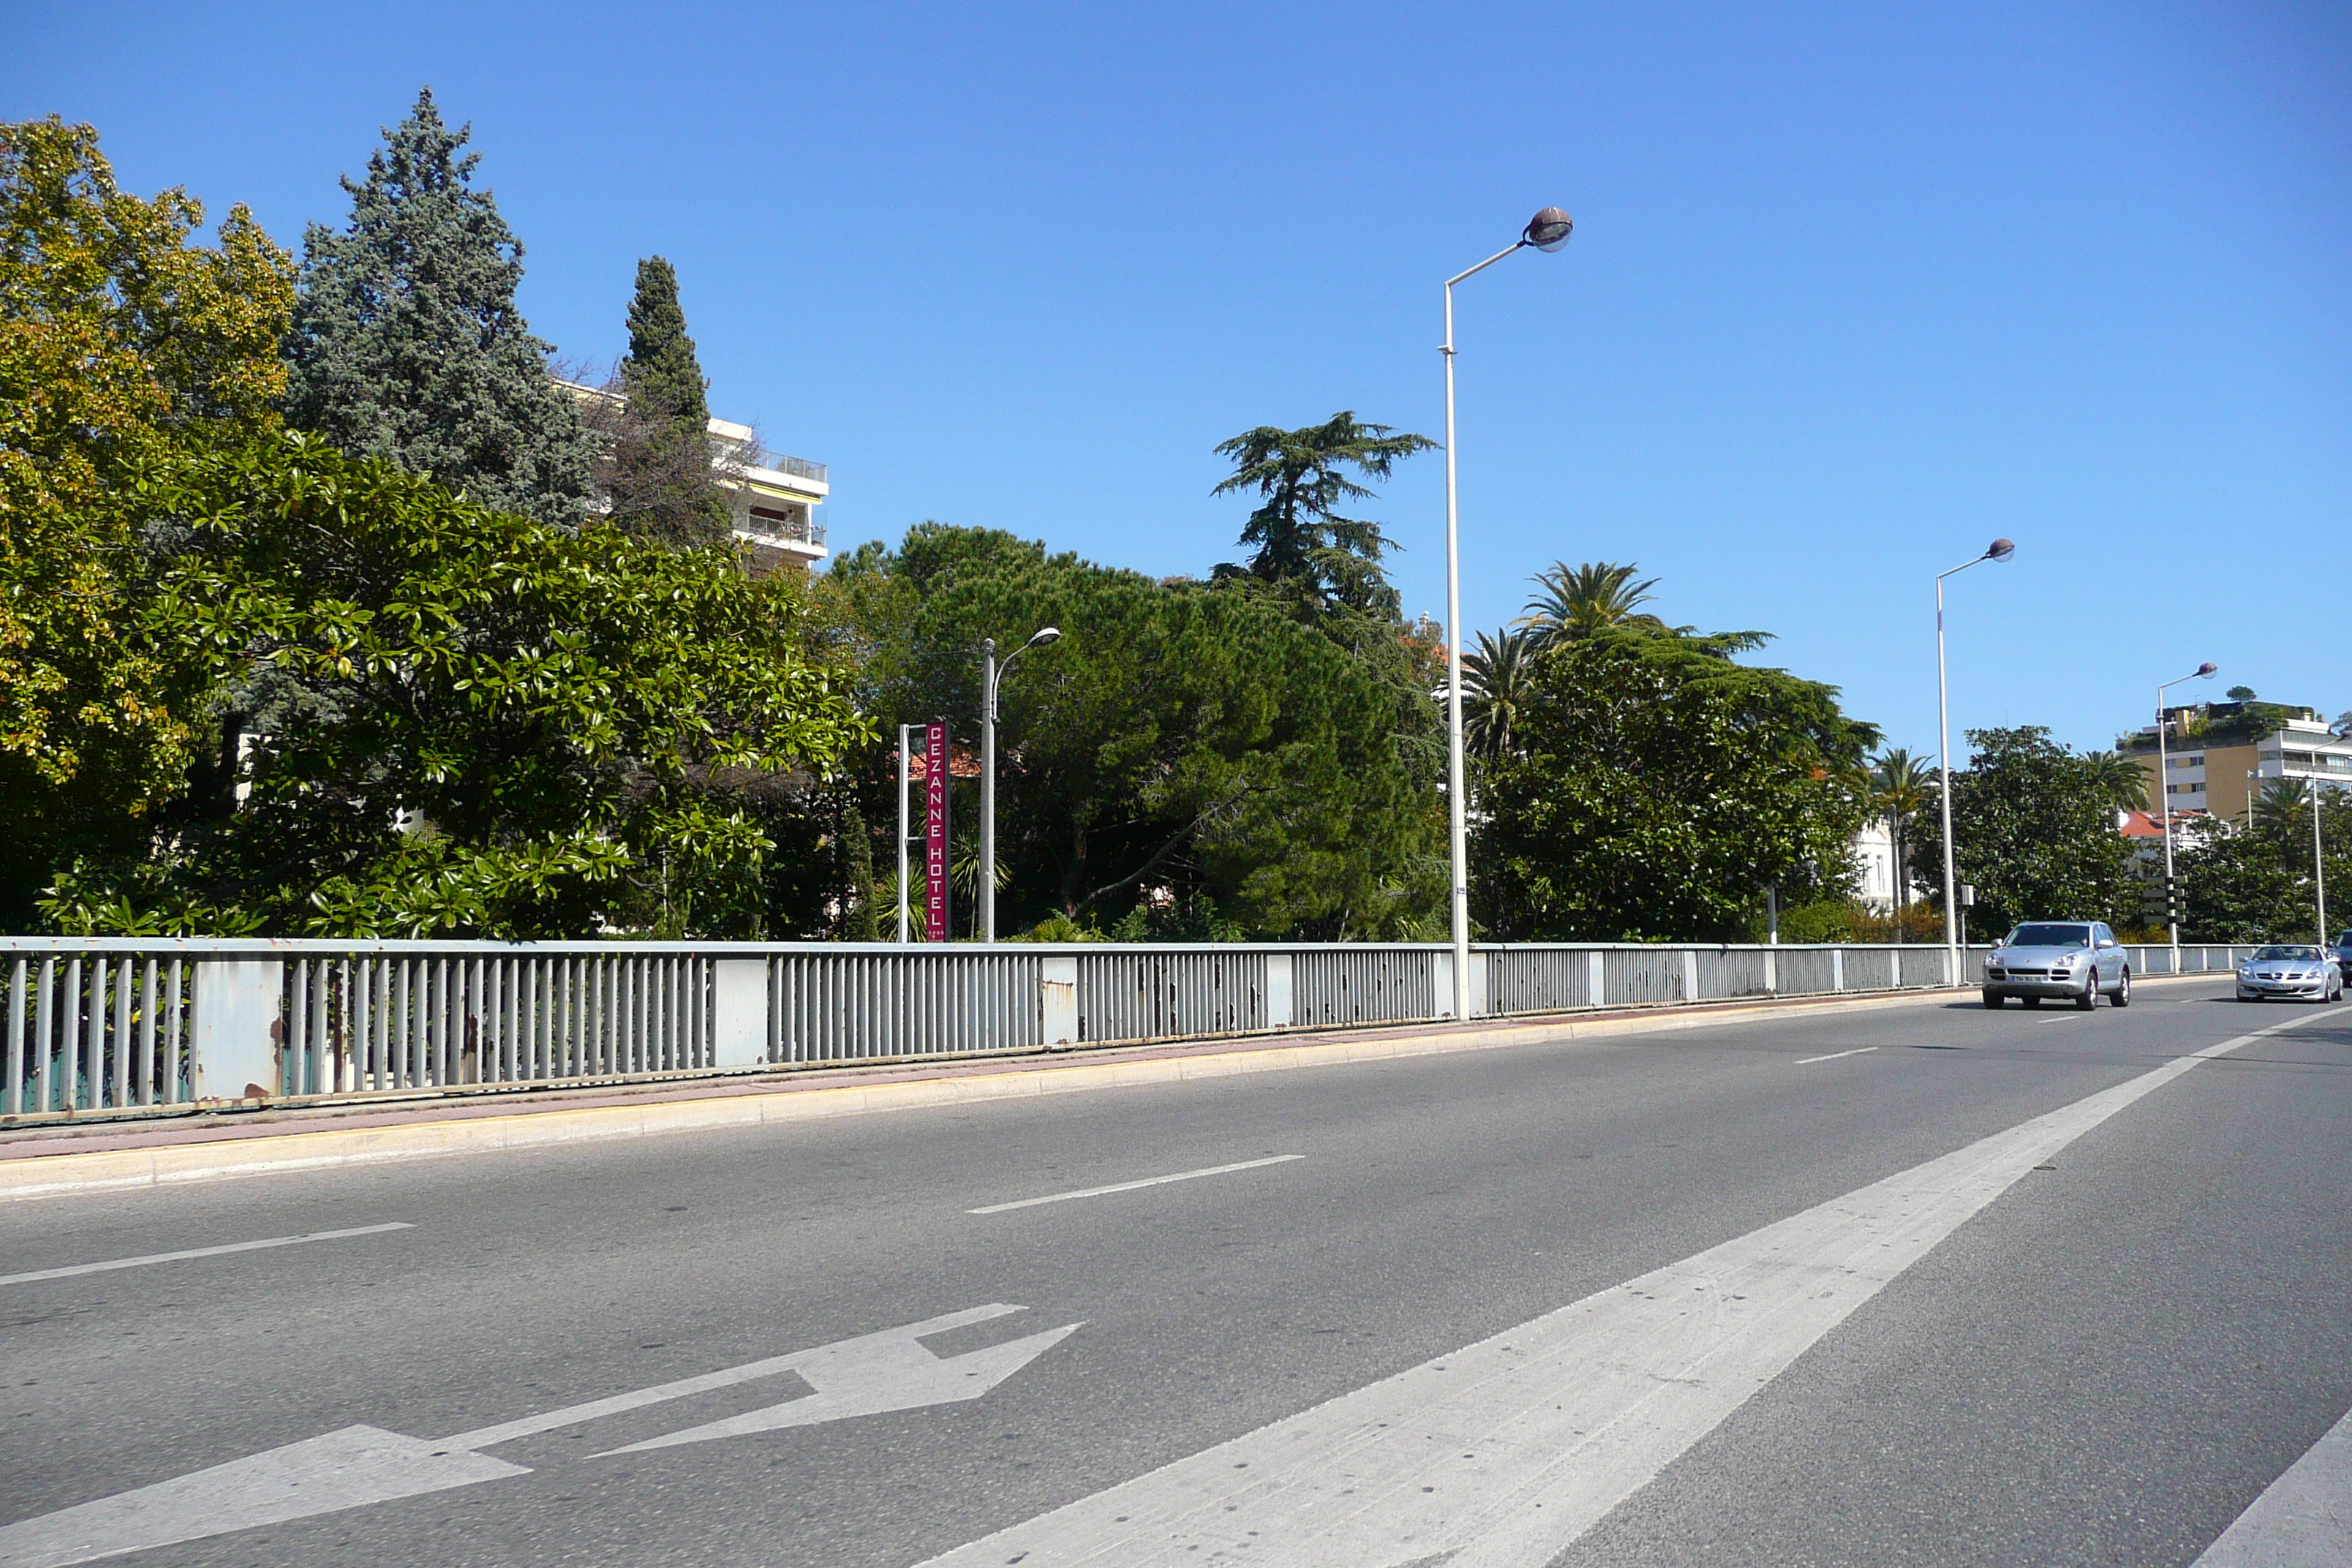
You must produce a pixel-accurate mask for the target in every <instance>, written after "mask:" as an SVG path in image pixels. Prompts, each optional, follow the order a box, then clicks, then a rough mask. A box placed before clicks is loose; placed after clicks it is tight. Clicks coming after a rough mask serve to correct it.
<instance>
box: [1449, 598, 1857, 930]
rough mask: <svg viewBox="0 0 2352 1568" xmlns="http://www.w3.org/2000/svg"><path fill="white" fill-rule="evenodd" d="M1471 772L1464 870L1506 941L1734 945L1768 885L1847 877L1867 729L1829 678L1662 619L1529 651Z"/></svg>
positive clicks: (1840, 885)
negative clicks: (1752, 663)
mask: <svg viewBox="0 0 2352 1568" xmlns="http://www.w3.org/2000/svg"><path fill="white" fill-rule="evenodd" d="M1526 685H1527V690H1526V694H1525V697H1524V699H1523V700H1522V702H1521V704H1520V706H1519V708H1518V710H1517V717H1516V720H1515V723H1514V726H1513V730H1512V736H1513V742H1514V743H1513V744H1512V746H1511V747H1510V748H1509V749H1507V750H1505V751H1502V752H1499V754H1497V755H1496V756H1495V757H1494V759H1493V760H1492V761H1490V762H1489V763H1487V764H1486V767H1485V769H1484V771H1483V773H1482V774H1481V777H1480V781H1479V793H1478V794H1477V795H1476V796H1475V802H1474V804H1475V806H1476V808H1477V810H1478V812H1479V814H1480V815H1481V816H1482V817H1483V819H1484V820H1483V821H1482V822H1480V823H1479V825H1478V826H1477V827H1476V830H1475V838H1474V844H1475V865H1474V870H1473V876H1472V879H1471V889H1472V898H1473V902H1474V907H1475V910H1476V912H1477V916H1478V919H1479V920H1480V921H1481V922H1482V923H1483V924H1484V925H1485V926H1486V928H1487V929H1488V930H1489V931H1491V932H1493V933H1494V934H1496V935H1497V936H1501V937H1504V938H1507V939H1519V940H1549V941H1650V940H1693V939H1697V940H1722V941H1739V940H1745V939H1746V938H1747V937H1748V934H1749V933H1750V932H1751V931H1752V930H1753V929H1754V927H1755V925H1756V922H1757V920H1758V917H1759V912H1760V910H1761V908H1762V903H1763V898H1764V893H1765V890H1766V889H1768V888H1775V887H1777V888H1779V889H1780V890H1781V897H1782V899H1783V900H1784V901H1785V902H1788V903H1790V904H1799V903H1802V902H1804V901H1807V900H1814V899H1820V898H1824V897H1833V896H1836V895H1840V894H1843V893H1844V892H1846V891H1848V890H1849V889H1850V887H1851V884H1852V880H1853V871H1852V867H1851V859H1850V846H1851V844H1852V842H1853V834H1854V830H1855V829H1856V827H1858V826H1860V824H1861V821H1862V818H1863V815H1864V810H1865V809H1866V806H1865V805H1864V800H1863V798H1862V797H1861V795H1859V793H1858V792H1857V791H1855V790H1854V789H1853V787H1851V784H1850V782H1849V781H1850V777H1851V769H1852V767H1853V765H1854V764H1856V763H1859V761H1860V758H1861V756H1862V754H1863V752H1864V749H1865V748H1867V747H1868V746H1869V745H1870V744H1871V743H1873V742H1874V741H1875V739H1876V732H1875V731H1873V730H1872V729H1871V728H1870V727H1869V726H1867V725H1864V724H1859V723H1856V722H1855V721H1853V720H1851V719H1848V718H1847V717H1846V716H1845V715H1844V714H1843V712H1841V711H1840V710H1839V708H1838V704H1837V693H1836V690H1835V689H1834V688H1832V687H1827V686H1822V685H1820V684H1818V683H1816V682H1813V681H1809V680H1801V679H1797V678H1796V677H1794V676H1791V675H1789V674H1787V673H1786V672H1785V671H1781V670H1778V669H1769V668H1750V667H1748V666H1745V665H1739V664H1736V663H1733V662H1732V661H1731V660H1730V659H1728V658H1725V657H1723V655H1722V654H1721V653H1719V652H1717V651H1715V650H1714V649H1713V648H1712V647H1708V646H1706V645H1705V643H1704V641H1703V639H1693V638H1690V637H1683V636H1678V635H1676V634H1675V633H1674V632H1673V631H1672V630H1666V631H1657V630H1652V629H1649V628H1647V627H1642V626H1634V627H1626V626H1601V627H1597V628H1594V629H1591V630H1589V631H1587V632H1586V633H1584V634H1583V635H1581V636H1578V637H1573V638H1564V639H1557V640H1555V642H1554V644H1553V646H1552V647H1549V648H1548V649H1547V650H1545V651H1543V652H1541V653H1536V654H1532V655H1530V656H1528V673H1527V679H1526Z"/></svg>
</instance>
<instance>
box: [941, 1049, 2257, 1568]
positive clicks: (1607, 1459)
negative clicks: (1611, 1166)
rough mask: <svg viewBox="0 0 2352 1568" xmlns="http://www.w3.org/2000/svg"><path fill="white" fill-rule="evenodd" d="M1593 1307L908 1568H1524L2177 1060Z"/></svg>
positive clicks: (1574, 1308) (1538, 1567) (1583, 1304)
mask: <svg viewBox="0 0 2352 1568" xmlns="http://www.w3.org/2000/svg"><path fill="white" fill-rule="evenodd" d="M2286 1026H2287V1025H2273V1026H2272V1028H2269V1029H2259V1030H2256V1031H2254V1032H2253V1033H2252V1034H2247V1035H2242V1036H2240V1037H2238V1038H2236V1039H2234V1040H2231V1041H2228V1042H2226V1043H2224V1044H2222V1045H2219V1046H2214V1047H2210V1048H2208V1049H2206V1050H2202V1051H2200V1052H2198V1053H2197V1054H2196V1055H2195V1056H2193V1057H2187V1058H2178V1059H2175V1060H2173V1061H2169V1062H2167V1063H2166V1064H2165V1065H2164V1066H2162V1067H2160V1068H2156V1069H2155V1070H2153V1071H2151V1072H2147V1073H2143V1074H2141V1075H2140V1076H2139V1077H2138V1078H2136V1079H2132V1080H2131V1081H2129V1082H2128V1083H2124V1084H2119V1085H2117V1086H2116V1087H2115V1088H2113V1089H2105V1090H2103V1091H2101V1092H2100V1093H2097V1094H2094V1095H2091V1096H2089V1097H2087V1098H2086V1099H2084V1100H2077V1101H2075V1102H2074V1104H2072V1105H2069V1106H2066V1107H2063V1109H2061V1110H2054V1111H2052V1112H2050V1113H2049V1114H2048V1115H2045V1116H2038V1117H2035V1118H2034V1119H2033V1120H2032V1121H2027V1122H2025V1123H2023V1124H2022V1125H2021V1126H2018V1127H2014V1128H2011V1129H2010V1130H2009V1131H2005V1132H1998V1133H1995V1134H1994V1135H1992V1136H1991V1137H1990V1138H1984V1139H1980V1140H1979V1141H1978V1142H1974V1143H1971V1144H1969V1146H1968V1147H1967V1148H1965V1149H1960V1150H1958V1151H1956V1152H1952V1153H1950V1154H1947V1155H1945V1156H1943V1157H1942V1158H1941V1159H1937V1160H1930V1161H1929V1162H1927V1163H1926V1164H1924V1165H1919V1166H1916V1167H1914V1168H1913V1169H1911V1170H1908V1171H1906V1172H1903V1173H1901V1174H1899V1175H1895V1176H1890V1177H1888V1178H1887V1179H1886V1180H1885V1181H1882V1182H1877V1183H1874V1184H1871V1185H1869V1186H1866V1187H1864V1188H1862V1189H1861V1190H1860V1191H1858V1192H1853V1193H1849V1194H1846V1195H1845V1196H1843V1197H1842V1198H1837V1199H1833V1200H1832V1201H1831V1202H1829V1203H1825V1204H1822V1205H1819V1206H1818V1207H1815V1208H1811V1209H1808V1210H1806V1211H1805V1212H1804V1213H1802V1214H1799V1215H1791V1216H1790V1218H1788V1219H1784V1220H1781V1221H1780V1222H1778V1223H1776V1224H1773V1225H1769V1226H1765V1227H1764V1228H1763V1229H1761V1230H1758V1231H1755V1232H1752V1233H1750V1234H1749V1235H1747V1236H1744V1237H1739V1238H1738V1240H1735V1241H1730V1242H1727V1243H1725V1244H1724V1245H1722V1246H1720V1247H1711V1248H1709V1249H1708V1250H1706V1251H1705V1252H1702V1253H1699V1254H1697V1255H1696V1257H1692V1258H1685V1259H1684V1260H1683V1261H1682V1262H1680V1263H1676V1264H1672V1265H1670V1266H1668V1267H1666V1268H1661V1269H1658V1270H1656V1271H1655V1272H1654V1273H1650V1274H1645V1275H1643V1276H1642V1277H1641V1278H1640V1279H1633V1280H1629V1281H1627V1282H1626V1283H1624V1284H1622V1285H1620V1286H1618V1287H1617V1288H1616V1289H1611V1290H1603V1291H1601V1293H1599V1294H1598V1295H1594V1296H1589V1297H1587V1298H1585V1299H1584V1300H1581V1301H1578V1302H1575V1303H1574V1304H1572V1305H1570V1306H1567V1307H1563V1308H1560V1309H1559V1310H1557V1311H1553V1312H1549V1313H1547V1314H1545V1315H1544V1316H1543V1317H1540V1318H1538V1319H1536V1320H1534V1321H1531V1322H1527V1323H1522V1324H1520V1325H1519V1326H1518V1327H1517V1328H1515V1329H1511V1330H1509V1331H1506V1332H1504V1333H1500V1334H1497V1335H1496V1336H1495V1337H1494V1338H1492V1339H1490V1340H1486V1341H1484V1342H1480V1343H1478V1344H1475V1345H1471V1346H1469V1347H1467V1348H1465V1349H1464V1350H1462V1351H1459V1352H1456V1353H1454V1354H1453V1355H1448V1356H1441V1357H1439V1358H1438V1359H1437V1360H1435V1361H1433V1362H1427V1363H1423V1364H1422V1365H1420V1366H1417V1367H1413V1368H1412V1369H1411V1370H1409V1371H1407V1372H1403V1373H1398V1374H1397V1375H1396V1376H1394V1377H1391V1378H1388V1379H1386V1380H1384V1381H1382V1382H1380V1383H1376V1384H1372V1385H1370V1387H1368V1388H1361V1389H1359V1390H1357V1391H1356V1392H1355V1393H1353V1394H1343V1395H1341V1396H1340V1397H1339V1398H1338V1399H1334V1400H1332V1401H1330V1402H1329V1403H1328V1404H1326V1405H1318V1406H1316V1407H1315V1408H1314V1409H1312V1410H1307V1411H1305V1412H1303V1413H1301V1414H1299V1415H1293V1416H1290V1417H1288V1418H1287V1419H1285V1420H1281V1421H1277V1422H1275V1423H1274V1424H1273V1425H1272V1426H1263V1427H1260V1428H1259V1429H1258V1430H1257V1431H1255V1432H1253V1433H1250V1434H1249V1435H1247V1436H1242V1437H1237V1438H1234V1440H1233V1441H1231V1442H1227V1443H1221V1444H1219V1445H1217V1446H1216V1447H1213V1448H1208V1449H1205V1450H1203V1451H1202V1452H1201V1453H1198V1454H1195V1455H1193V1456H1192V1457H1191V1458H1186V1459H1180V1460H1178V1461H1176V1462H1175V1463H1174V1464H1171V1465H1168V1466H1165V1467H1163V1468H1160V1469H1157V1470H1154V1471H1151V1472H1150V1473H1149V1474H1147V1475H1143V1476H1139V1477H1138V1478H1136V1479H1133V1480H1131V1481H1127V1482H1125V1483H1123V1484H1121V1485H1118V1486H1116V1487H1112V1488H1110V1489H1108V1490H1107V1491H1101V1492H1097V1493H1096V1494H1095V1495H1094V1496H1092V1497H1089V1498H1085V1499H1082V1500H1079V1501H1076V1502H1074V1503H1070V1504H1068V1505H1067V1506H1066V1507H1063V1508H1059V1509H1056V1510H1054V1511H1053V1512H1051V1513H1047V1514H1043V1515H1041V1516H1039V1517H1038V1518H1035V1519H1033V1520H1031V1521H1028V1522H1027V1523H1025V1524H1018V1525H1014V1526H1013V1528H1012V1529H1010V1530H1005V1531H999V1532H997V1533H996V1534H994V1535H991V1536H988V1537H986V1538H984V1539H982V1540H980V1541H976V1542H971V1543H970V1544H969V1545H965V1546H961V1547H959V1548H957V1549H956V1550H955V1551H952V1552H948V1553H946V1554H945V1555H944V1556H940V1557H937V1558H934V1559H932V1560H931V1562H930V1563H928V1564H926V1565H925V1568H982V1565H983V1564H985V1565H987V1568H998V1565H1000V1564H1003V1563H1008V1562H1017V1563H1021V1564H1022V1568H1078V1565H1081V1564H1084V1565H1088V1568H1154V1565H1160V1568H1167V1565H1173V1564H1179V1563H1181V1564H1187V1565H1205V1564H1232V1563H1265V1564H1267V1565H1268V1568H1405V1565H1409V1564H1416V1563H1425V1564H1429V1565H1432V1568H1434V1565H1435V1564H1438V1563H1443V1564H1444V1568H1542V1565H1543V1564H1545V1563H1549V1562H1550V1561H1551V1560H1552V1559H1553V1558H1554V1557H1555V1556H1557V1555H1558V1554H1559V1552H1562V1551H1563V1550H1565V1549H1566V1548H1567V1547H1568V1546H1569V1544H1570V1542H1574V1541H1575V1540H1576V1539H1577V1538H1578V1537H1579V1536H1580V1535H1582V1534H1583V1533H1584V1532H1585V1531H1587V1530H1589V1529H1591V1527H1592V1525H1593V1524H1595V1523H1596V1522H1598V1521H1600V1519H1601V1517H1602V1516H1603V1515H1604V1514H1606V1513H1608V1512H1609V1511H1610V1510H1612V1509H1613V1508H1615V1507H1616V1506H1617V1505H1618V1504H1619V1503H1620V1502H1622V1501H1623V1500H1625V1499H1626V1498H1628V1497H1630V1496H1631V1495H1633V1492H1635V1491H1636V1490H1638V1489H1641V1488H1642V1487H1643V1486H1644V1485H1646V1484H1647V1483H1648V1482H1649V1481H1650V1479H1652V1478H1653V1477H1654V1476H1656V1475H1657V1473H1658V1472H1659V1471H1660V1470H1662V1469H1664V1468H1665V1467H1666V1466H1667V1465H1668V1464H1670V1463H1672V1462H1673V1461H1674V1459H1675V1458H1677V1457H1678V1456H1679V1455H1681V1454H1682V1453H1683V1451H1684V1450H1685V1449H1686V1448H1688V1447H1690V1446H1691V1445H1692V1444H1694V1443H1696V1442H1697V1441H1698V1440H1699V1439H1700V1438H1701V1437H1703V1436H1706V1434H1707V1433H1709V1432H1711V1431H1713V1430H1714V1429H1715V1427H1716V1426H1717V1425H1718V1424H1719V1423H1721V1422H1722V1420H1723V1419H1724V1417H1725V1416H1727V1415H1730V1414H1731V1413H1732V1412H1733V1411H1734V1410H1737V1409H1738V1407H1739V1406H1740V1405H1742V1404H1744V1403H1746V1402H1747V1400H1748V1398H1749V1397H1750V1396H1751V1395H1753V1394H1755V1393H1756V1391H1757V1390H1758V1389H1759V1388H1761V1387H1763V1386H1764V1384H1767V1383H1769V1382H1770V1381H1771V1380H1772V1379H1773V1378H1774V1377H1776V1376H1778V1375H1779V1374H1780V1372H1781V1371H1782V1370H1783V1369H1785V1368H1786V1367H1787V1366H1788V1365H1789V1364H1790V1363H1791V1362H1793V1361H1795V1360H1796V1359H1797V1357H1798V1356H1800V1355H1801V1354H1802V1353H1803V1352H1805V1351H1806V1350H1807V1349H1808V1348H1810V1347H1811V1345H1812V1344H1813V1343H1814V1342H1816V1341H1817V1340H1819V1339H1820V1338H1821V1337H1822V1335H1823V1334H1826V1333H1828V1332H1829V1331H1830V1330H1832V1329H1833V1328H1835V1327H1836V1326H1837V1325H1838V1324H1839V1323H1841V1322H1843V1321H1844V1320H1845V1319H1846V1318H1847V1316H1848V1315H1850V1314H1851V1313H1852V1312H1853V1310H1854V1309H1856V1308H1857V1307H1859V1306H1861V1305H1862V1304H1863V1303H1864V1301H1867V1300H1870V1298H1871V1297H1872V1296H1874V1295H1875V1294H1876V1293H1877V1291H1878V1290H1879V1289H1880V1288H1881V1287H1882V1286H1884V1285H1885V1283H1886V1282H1887V1281H1888V1280H1890V1279H1895V1277H1896V1276H1898V1275H1900V1274H1901V1273H1902V1272H1903V1271H1904V1270H1905V1269H1906V1268H1909V1267H1910V1266H1911V1265H1912V1264H1913V1263H1916V1261H1918V1259H1919V1258H1921V1257H1923V1256H1925V1255H1926V1254H1927V1251H1928V1250H1929V1249H1930V1248H1932V1247H1935V1246H1936V1245H1937V1243H1938V1242H1940V1241H1942V1240H1943V1239H1944V1237H1947V1236H1949V1235H1950V1234H1951V1233H1952V1232H1953V1231H1954V1230H1956V1229H1958V1227H1959V1226H1960V1225H1961V1224H1962V1223H1963V1222H1964V1221H1966V1220H1967V1219H1968V1218H1969V1216H1970V1215H1974V1214H1976V1213H1977V1212H1979V1210H1981V1209H1982V1208H1983V1207H1984V1206H1985V1205H1988V1204H1990V1202H1992V1200H1993V1199H1994V1198H1996V1197H1998V1196H1999V1195H2000V1194H2001V1193H2002V1192H2004V1191H2005V1190H2007V1189H2008V1188H2009V1187H2010V1186H2011V1184H2013V1183H2015V1182H2016V1181H2018V1180H2019V1178H2021V1177H2022V1176H2023V1175H2025V1174H2026V1173H2028V1172H2029V1171H2031V1170H2032V1168H2033V1167H2034V1166H2035V1165H2038V1164H2041V1163H2044V1162H2046V1161H2047V1160H2048V1159H2049V1158H2050V1156H2052V1155H2053V1154H2054V1153H2056V1152H2058V1151H2059V1150H2061V1149H2063V1148H2064V1147H2065V1146H2066V1145H2067V1144H2068V1143H2070V1142H2073V1141H2074V1140H2075V1139H2076V1138H2079V1137H2081V1136H2082V1135H2083V1134H2084V1133H2085V1132H2087V1131H2090V1130H2091V1129H2092V1128H2094V1127H2096V1126H2098V1125H2099V1123H2101V1122H2102V1121H2105V1120H2106V1119H2107V1118H2108V1117H2110V1116H2113V1115H2115V1114H2116V1112H2117V1111H2119V1110H2123V1109H2124V1108H2125V1107H2126V1106H2128V1105H2130V1104H2131V1103H2132V1102H2134V1101H2135V1100H2138V1099H2139V1098H2140V1097H2141V1096H2143V1095H2145V1094H2147V1093H2148V1092H2149V1091H2151V1090H2153V1089H2157V1088H2158V1087H2159V1086H2161V1085H2163V1084H2166V1083H2168V1082H2170V1081H2171V1080H2172V1079H2175V1078H2178V1077H2179V1075H2180V1074H2182V1073H2184V1072H2187V1071H2189V1069H2190V1068H2193V1067H2195V1066H2196V1065H2197V1064H2198V1062H2199V1061H2200V1060H2202V1059H2204V1058H2209V1057H2214V1056H2219V1055H2221V1053H2223V1052H2225V1051H2231V1050H2235V1049H2236V1048H2237V1047H2240V1046H2242V1045H2245V1044H2247V1043H2249V1042H2250V1041H2252V1040H2253V1039H2255V1038H2257V1037H2260V1036H2262V1035H2266V1034H2270V1033H2272V1032H2273V1030H2274V1029H2276V1028H2282V1027H2286Z"/></svg>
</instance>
